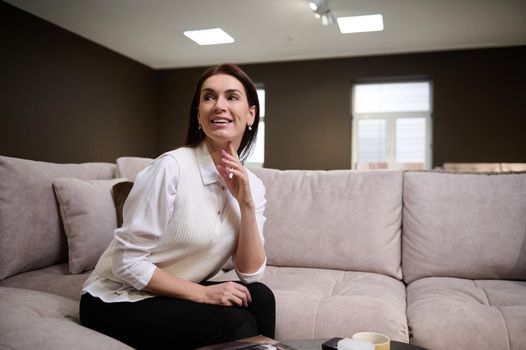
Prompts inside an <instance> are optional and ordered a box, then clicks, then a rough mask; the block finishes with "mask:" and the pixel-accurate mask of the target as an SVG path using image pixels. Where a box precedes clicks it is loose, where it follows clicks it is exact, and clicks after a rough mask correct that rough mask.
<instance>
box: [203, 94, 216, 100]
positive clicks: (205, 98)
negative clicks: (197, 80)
mask: <svg viewBox="0 0 526 350" xmlns="http://www.w3.org/2000/svg"><path fill="white" fill-rule="evenodd" d="M213 99H214V96H213V95H210V94H207V95H204V96H203V100H205V101H211V100H213Z"/></svg>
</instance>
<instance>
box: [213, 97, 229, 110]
mask: <svg viewBox="0 0 526 350" xmlns="http://www.w3.org/2000/svg"><path fill="white" fill-rule="evenodd" d="M224 110H226V100H225V98H223V97H222V96H219V97H218V98H217V99H216V104H215V105H214V111H217V112H219V111H224Z"/></svg>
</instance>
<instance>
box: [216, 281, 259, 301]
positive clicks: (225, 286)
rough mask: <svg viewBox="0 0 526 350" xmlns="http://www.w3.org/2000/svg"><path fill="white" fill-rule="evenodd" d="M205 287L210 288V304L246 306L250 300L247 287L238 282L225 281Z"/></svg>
mask: <svg viewBox="0 0 526 350" xmlns="http://www.w3.org/2000/svg"><path fill="white" fill-rule="evenodd" d="M207 288H209V290H210V300H209V302H210V303H212V304H219V305H226V306H234V305H235V306H244V307H247V306H248V304H249V303H250V302H251V301H252V298H251V296H250V292H249V291H248V289H247V288H246V287H245V286H243V285H241V284H239V283H235V282H225V283H221V284H216V285H212V286H208V287H207Z"/></svg>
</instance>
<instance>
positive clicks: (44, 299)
mask: <svg viewBox="0 0 526 350" xmlns="http://www.w3.org/2000/svg"><path fill="white" fill-rule="evenodd" d="M78 308H79V304H78V302H77V301H75V300H71V299H69V298H64V297H61V296H58V295H53V294H48V293H43V292H38V291H34V290H26V289H16V288H6V287H0V315H2V317H0V347H1V348H2V349H17V350H32V349H78V350H88V349H89V350H93V349H112V350H131V349H132V348H130V347H129V346H127V345H125V344H123V343H121V342H119V341H117V340H115V339H113V338H110V337H107V336H105V335H103V334H102V333H98V332H95V331H92V330H91V329H89V328H86V327H79V321H78V320H79V315H78ZM4 346H5V347H4Z"/></svg>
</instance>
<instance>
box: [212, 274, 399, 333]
mask: <svg viewBox="0 0 526 350" xmlns="http://www.w3.org/2000/svg"><path fill="white" fill-rule="evenodd" d="M235 279H236V278H235V273H234V272H233V271H230V272H228V273H226V274H223V275H222V276H216V278H215V280H235ZM261 282H262V283H264V284H266V285H267V286H269V287H270V288H271V289H272V291H273V292H274V295H275V297H276V338H277V339H306V338H329V337H335V336H340V337H345V336H347V337H350V336H351V335H352V334H353V333H356V332H359V331H377V332H381V333H384V334H387V335H388V336H389V337H391V339H393V340H398V341H403V342H407V341H408V332H407V320H406V293H405V286H404V284H403V283H402V282H401V281H399V280H397V279H395V278H393V277H389V276H385V275H381V274H376V273H369V272H352V271H338V270H326V269H313V268H299V267H275V266H267V268H266V271H265V274H264V276H263V278H262V280H261Z"/></svg>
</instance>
